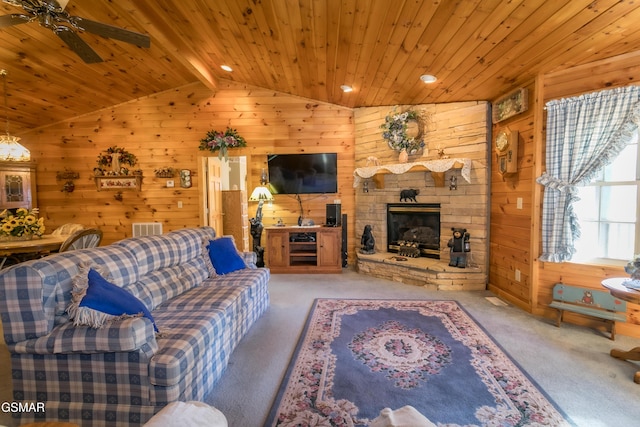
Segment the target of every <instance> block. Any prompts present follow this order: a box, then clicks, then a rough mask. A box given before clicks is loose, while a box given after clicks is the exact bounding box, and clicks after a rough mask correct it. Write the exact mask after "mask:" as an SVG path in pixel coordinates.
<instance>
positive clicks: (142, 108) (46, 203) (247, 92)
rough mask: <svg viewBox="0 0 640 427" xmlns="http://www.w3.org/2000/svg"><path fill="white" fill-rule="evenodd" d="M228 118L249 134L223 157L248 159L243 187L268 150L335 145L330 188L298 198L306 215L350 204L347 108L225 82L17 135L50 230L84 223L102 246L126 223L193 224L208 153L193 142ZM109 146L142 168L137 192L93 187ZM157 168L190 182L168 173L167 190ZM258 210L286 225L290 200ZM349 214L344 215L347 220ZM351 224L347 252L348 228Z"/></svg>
mask: <svg viewBox="0 0 640 427" xmlns="http://www.w3.org/2000/svg"><path fill="white" fill-rule="evenodd" d="M227 126H230V127H232V128H234V129H237V130H238V132H239V133H240V135H242V136H243V137H244V138H245V139H246V140H247V144H248V146H247V147H246V148H242V149H237V150H231V151H230V155H245V156H247V157H248V159H247V163H248V167H249V169H250V170H249V178H248V181H249V182H248V183H247V184H248V185H247V192H248V193H249V194H250V192H251V190H252V189H253V187H254V186H255V185H257V184H258V183H259V179H260V178H259V177H260V173H261V171H262V168H266V161H267V154H268V153H278V154H280V153H302V152H306V153H319V152H336V153H338V169H339V176H338V185H339V189H338V190H339V192H338V194H331V195H312V196H311V195H303V196H301V197H302V201H303V208H304V211H305V212H304V214H305V217H307V218H311V219H313V220H315V221H316V223H323V222H324V219H325V204H326V203H334V200H336V199H339V200H340V201H341V203H342V211H343V213H347V214H350V213H352V212H353V209H354V190H353V170H354V161H353V158H354V154H353V146H354V144H353V141H354V126H353V112H352V110H351V109H349V108H344V107H339V106H335V105H330V104H324V103H320V102H316V101H312V100H308V99H303V98H299V97H294V96H290V95H287V94H283V93H279V92H274V91H270V90H266V89H259V88H255V87H248V86H244V85H238V84H236V83H233V82H229V81H223V82H221V84H220V89H219V91H217V92H216V93H215V94H213V93H212V92H211V91H210V90H209V89H207V88H205V87H204V86H203V85H201V84H199V83H194V84H190V85H187V86H184V87H181V88H177V89H175V90H171V91H167V92H164V93H159V94H156V95H153V96H150V97H147V98H142V99H139V100H136V101H132V102H129V103H126V104H122V105H118V106H114V107H112V108H109V109H106V110H102V111H99V112H96V113H90V114H87V115H84V116H82V117H77V118H74V119H72V120H68V121H64V122H61V123H57V124H55V125H52V126H47V127H43V128H40V129H37V130H35V131H33V132H31V133H29V134H24V135H21V136H22V137H23V138H22V142H23V143H24V144H25V145H26V146H27V147H28V148H29V149H30V150H31V153H32V157H33V159H34V160H35V161H36V162H37V198H38V205H39V207H40V209H41V214H42V215H43V216H44V217H45V224H46V226H47V227H48V230H49V231H51V230H53V229H55V228H56V227H58V226H60V225H62V224H64V223H68V222H77V223H82V224H85V225H86V226H90V227H98V228H100V229H101V230H103V232H104V240H103V244H108V243H111V242H114V241H116V240H119V239H122V238H125V237H129V236H131V224H132V223H134V222H162V223H163V225H164V230H165V231H169V230H175V229H179V228H183V227H195V226H198V225H201V224H202V220H201V218H200V217H199V215H200V210H201V209H200V203H201V198H200V191H201V188H202V187H201V183H200V182H199V178H200V177H199V176H198V173H197V171H198V164H199V163H200V161H201V156H206V155H214V154H211V153H209V152H204V151H200V150H198V145H199V141H200V139H201V138H203V137H204V136H205V134H206V132H207V131H208V130H211V129H216V130H224V129H225V128H226V127H227ZM112 145H117V146H119V147H124V148H125V149H126V150H127V151H129V152H131V153H133V154H135V155H136V156H137V157H138V160H139V164H138V165H137V166H136V167H137V168H140V169H142V171H143V174H144V180H143V184H142V190H141V191H133V190H123V191H122V195H123V200H122V201H118V200H116V199H115V198H114V195H115V194H116V191H113V190H110V191H97V189H96V186H95V183H94V179H93V168H94V167H96V165H97V164H96V159H97V156H98V154H99V153H100V152H102V151H104V150H106V149H107V148H108V147H110V146H112ZM164 166H169V167H172V168H176V169H190V170H191V171H192V174H193V177H192V181H193V186H192V187H191V188H181V187H180V185H179V178H178V177H176V178H174V180H175V182H176V187H175V188H167V187H166V181H167V180H166V179H162V178H156V177H155V175H154V173H153V172H154V170H155V169H157V168H161V167H164ZM65 169H69V170H72V171H76V172H79V173H80V178H79V179H78V180H76V181H75V191H74V192H73V193H64V192H62V191H61V189H62V185H63V184H64V182H63V181H58V180H56V173H57V172H58V171H64V170H65ZM178 201H181V202H182V206H183V207H182V208H178ZM256 208H257V203H254V202H249V215H250V217H253V216H254V215H255V209H256ZM263 215H264V217H263V222H264V224H265V225H273V224H275V223H276V222H277V220H278V219H279V218H282V219H283V221H284V222H285V223H286V224H290V225H294V224H295V223H296V222H297V218H298V216H299V209H298V202H297V201H296V200H295V198H293V197H290V196H282V195H277V196H275V201H274V202H273V203H272V204H269V203H266V204H265V205H264V207H263ZM352 221H353V215H349V224H352ZM350 231H351V236H350V237H349V247H350V252H351V253H353V247H354V246H353V244H354V238H353V226H351V227H350ZM263 238H264V235H263Z"/></svg>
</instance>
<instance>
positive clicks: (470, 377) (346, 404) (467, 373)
mask: <svg viewBox="0 0 640 427" xmlns="http://www.w3.org/2000/svg"><path fill="white" fill-rule="evenodd" d="M406 405H411V406H412V407H414V408H415V409H417V410H418V412H420V413H421V414H422V415H424V416H426V417H427V418H428V419H429V420H430V421H431V422H433V423H435V424H438V425H447V426H469V425H482V426H497V425H512V426H526V425H531V424H538V425H553V426H570V425H571V424H570V423H569V422H567V421H566V420H565V417H564V415H563V414H562V413H560V412H559V411H558V409H557V408H556V407H554V405H553V403H552V402H550V401H549V400H548V398H547V397H546V396H545V395H544V392H543V391H541V390H539V388H538V387H537V386H536V385H535V384H534V383H532V382H531V380H530V378H529V377H528V376H527V375H526V373H525V372H522V371H521V370H520V369H519V368H518V367H517V366H516V365H515V364H514V363H513V361H512V360H511V359H510V358H509V357H508V356H507V355H506V354H505V353H504V352H503V351H502V350H501V349H500V347H499V346H497V345H496V344H495V343H494V342H493V341H492V340H491V338H490V337H489V336H488V335H487V334H486V333H485V332H484V331H483V329H482V328H481V327H480V326H479V325H478V324H477V323H475V322H474V321H473V319H472V318H471V317H470V316H469V315H468V314H467V313H466V312H465V311H464V309H462V308H461V307H460V305H459V304H458V303H456V302H455V301H445V300H424V299H420V300H415V299H414V300H407V299H403V300H398V299H379V300H375V299H353V298H351V299H318V300H316V302H315V303H314V306H313V310H312V312H311V314H310V315H309V318H308V320H307V324H306V326H305V331H304V333H303V335H302V337H301V338H300V341H299V343H298V347H297V350H296V354H295V356H294V358H293V359H292V363H291V365H290V366H289V369H288V370H287V375H286V377H285V382H283V385H282V386H281V388H280V392H279V393H278V398H277V400H276V403H275V404H274V406H273V408H272V410H271V413H270V415H269V419H268V422H267V425H268V426H293V425H335V426H342V425H345V426H346V425H354V426H362V427H366V426H368V425H369V424H370V423H371V422H372V421H373V420H374V419H375V418H376V417H378V415H379V414H380V411H381V410H383V409H384V408H386V407H388V408H394V409H397V408H402V407H403V406H406Z"/></svg>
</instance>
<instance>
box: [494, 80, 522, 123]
mask: <svg viewBox="0 0 640 427" xmlns="http://www.w3.org/2000/svg"><path fill="white" fill-rule="evenodd" d="M528 108H529V99H528V95H527V89H525V88H520V89H518V90H516V91H514V92H511V93H510V94H508V95H505V96H503V97H501V98H499V99H498V100H497V101H496V102H494V103H493V106H492V118H493V123H498V122H501V121H503V120H506V119H508V118H509V117H513V116H515V115H518V114H520V113H524V112H525V111H527V109H528Z"/></svg>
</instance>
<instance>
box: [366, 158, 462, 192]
mask: <svg viewBox="0 0 640 427" xmlns="http://www.w3.org/2000/svg"><path fill="white" fill-rule="evenodd" d="M450 169H460V170H461V175H462V177H463V178H464V179H465V181H467V182H471V159H437V160H427V161H424V162H412V163H396V164H390V165H382V166H366V167H363V168H357V169H356V170H355V171H354V172H353V178H354V179H353V187H354V188H357V187H358V186H359V185H360V182H361V181H362V180H363V179H369V178H371V179H372V180H373V182H375V184H376V188H384V175H388V174H391V173H392V174H396V175H397V174H403V173H407V172H418V171H426V172H431V176H432V177H433V181H434V183H435V186H436V187H444V174H445V172H446V171H448V170H450Z"/></svg>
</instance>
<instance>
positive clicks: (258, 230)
mask: <svg viewBox="0 0 640 427" xmlns="http://www.w3.org/2000/svg"><path fill="white" fill-rule="evenodd" d="M265 200H273V195H271V192H270V191H269V189H268V188H267V180H266V176H265V174H263V175H262V177H261V179H260V185H259V186H257V187H256V188H255V189H254V190H253V192H252V193H251V196H249V201H250V202H258V209H257V210H256V216H255V218H251V219H250V220H249V222H250V223H251V237H252V238H253V251H254V252H255V253H256V257H257V259H256V266H258V267H264V248H263V247H262V246H260V240H261V238H262V229H263V228H264V227H263V226H262V205H263V204H264V201H265Z"/></svg>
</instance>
